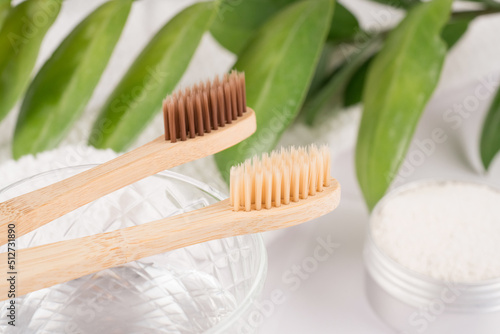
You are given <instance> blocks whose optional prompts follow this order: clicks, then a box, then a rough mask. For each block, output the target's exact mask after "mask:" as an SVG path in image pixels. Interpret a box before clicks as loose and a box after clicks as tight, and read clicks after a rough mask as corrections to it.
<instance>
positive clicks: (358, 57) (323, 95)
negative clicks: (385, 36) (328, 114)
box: [302, 38, 380, 125]
mask: <svg viewBox="0 0 500 334" xmlns="http://www.w3.org/2000/svg"><path fill="white" fill-rule="evenodd" d="M379 43H380V39H379V38H373V39H371V40H369V41H368V42H367V43H365V45H363V47H362V48H361V49H360V50H359V51H357V52H355V53H354V55H353V56H352V57H350V58H349V59H348V60H347V61H346V62H345V63H344V64H343V65H342V66H341V68H340V69H339V70H338V71H336V72H335V73H334V74H333V75H332V77H331V78H330V80H329V81H328V82H327V83H326V84H325V85H324V86H323V87H322V88H321V90H319V91H318V93H316V94H315V95H314V96H312V97H311V98H310V99H308V100H306V103H305V104H304V108H303V111H302V112H303V114H304V115H305V117H306V118H305V121H306V124H308V125H313V124H314V122H315V120H316V118H317V116H318V115H319V114H320V111H321V110H322V109H323V107H324V106H325V105H326V104H327V103H328V101H329V100H331V99H332V98H333V97H336V96H337V97H339V96H341V94H342V93H343V91H344V89H345V87H346V85H347V83H348V81H349V79H350V78H351V77H352V76H353V74H354V73H355V72H356V70H357V69H358V68H359V67H360V66H361V65H363V63H364V62H365V61H366V60H367V59H368V58H369V57H370V56H372V55H373V54H374V53H375V52H376V51H377V50H378V48H379Z"/></svg>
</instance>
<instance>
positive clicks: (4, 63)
mask: <svg viewBox="0 0 500 334" xmlns="http://www.w3.org/2000/svg"><path fill="white" fill-rule="evenodd" d="M61 1H62V0H30V1H24V2H21V3H20V4H19V5H17V6H16V7H14V8H12V9H11V10H9V12H8V14H7V17H6V18H5V20H4V23H3V26H2V29H1V30H0V50H1V51H0V73H1V75H0V101H1V103H0V121H1V120H2V119H3V118H4V117H5V116H6V115H7V114H8V112H9V111H10V110H11V109H12V107H13V106H14V104H15V103H16V102H17V100H18V99H19V97H20V96H21V95H22V94H23V92H24V91H25V89H26V87H27V86H28V83H29V80H30V76H31V72H32V71H33V67H34V66H35V62H36V58H37V56H38V51H39V50H40V45H41V44H42V40H43V38H44V37H45V34H46V32H47V31H48V30H49V28H50V26H51V25H52V23H53V22H54V21H55V20H56V18H57V15H58V14H59V11H60V9H61ZM42 18H43V20H42Z"/></svg>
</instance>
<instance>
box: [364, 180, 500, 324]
mask: <svg viewBox="0 0 500 334" xmlns="http://www.w3.org/2000/svg"><path fill="white" fill-rule="evenodd" d="M444 182H455V181H419V182H414V183H410V184H407V185H405V186H402V187H399V188H397V189H395V190H394V191H392V192H390V193H389V194H388V195H386V196H385V197H384V198H383V199H382V200H381V201H380V202H379V203H378V204H377V206H376V207H375V209H374V210H373V213H372V216H371V220H370V228H369V232H368V236H367V238H366V243H365V249H364V262H365V276H366V277H365V278H366V279H365V284H366V293H367V298H368V300H369V302H370V304H371V306H372V308H373V310H374V311H375V312H376V313H377V314H378V315H379V316H380V318H381V319H382V320H383V321H384V322H385V323H387V324H388V325H389V326H391V327H392V328H393V329H395V330H396V331H398V333H407V334H414V333H426V334H443V333H480V334H497V333H498V331H499V328H500V279H492V280H485V281H480V282H477V283H453V282H445V281H441V280H437V279H434V278H432V277H428V276H426V275H422V274H420V273H417V272H414V271H412V270H409V269H407V268H406V267H404V266H403V265H401V264H400V263H398V262H396V261H395V260H393V259H392V258H391V257H389V256H388V255H387V254H386V253H384V251H383V250H382V249H381V248H380V247H378V246H377V244H376V243H375V241H374V238H373V235H372V226H373V222H374V217H376V216H377V213H379V211H380V210H381V208H383V207H384V205H385V203H387V202H389V201H391V200H392V199H393V198H395V197H396V196H398V195H400V194H401V193H403V192H405V191H409V190H411V191H413V190H415V189H418V188H419V187H425V186H426V185H429V184H436V183H438V184H439V183H444ZM482 186H484V185H482ZM499 223H500V222H499Z"/></svg>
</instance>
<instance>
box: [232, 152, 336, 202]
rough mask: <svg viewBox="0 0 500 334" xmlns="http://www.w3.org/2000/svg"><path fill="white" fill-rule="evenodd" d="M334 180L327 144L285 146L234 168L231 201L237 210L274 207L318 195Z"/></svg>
mask: <svg viewBox="0 0 500 334" xmlns="http://www.w3.org/2000/svg"><path fill="white" fill-rule="evenodd" d="M330 182H331V177H330V151H329V149H328V147H327V146H326V145H324V146H321V147H317V146H315V145H310V146H308V147H299V148H295V147H291V148H288V149H285V148H281V149H280V150H278V151H273V152H271V153H270V154H267V153H264V154H263V155H262V156H261V157H257V156H255V157H253V158H252V159H248V160H246V161H245V162H243V163H241V164H240V165H237V166H233V167H232V168H231V172H230V191H231V193H230V203H231V206H232V207H233V210H234V211H239V210H245V211H251V210H261V209H262V208H265V209H270V208H272V207H279V206H281V205H282V204H283V205H286V204H289V203H290V202H297V201H299V200H301V199H306V198H308V196H314V195H315V194H316V193H317V192H321V191H323V189H324V188H325V187H329V186H330Z"/></svg>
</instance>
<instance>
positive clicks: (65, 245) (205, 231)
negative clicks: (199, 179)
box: [0, 146, 340, 298]
mask: <svg viewBox="0 0 500 334" xmlns="http://www.w3.org/2000/svg"><path fill="white" fill-rule="evenodd" d="M230 186H231V195H230V198H229V199H226V200H224V201H221V202H219V203H216V204H213V205H211V206H208V207H205V208H202V209H198V210H195V211H191V212H188V213H184V214H181V215H177V216H174V217H170V218H165V219H161V220H158V221H154V222H150V223H146V224H142V225H138V226H133V227H129V228H124V229H120V230H116V231H112V232H108V233H103V234H97V235H91V236H88V237H83V238H78V239H73V240H67V241H60V242H56V243H53V244H48V245H43V246H38V247H33V248H28V249H22V250H19V251H17V254H18V255H17V256H18V260H19V265H18V270H19V271H20V272H22V275H19V277H18V285H17V294H18V295H19V296H20V295H24V294H27V293H30V292H32V291H36V290H39V289H43V288H47V287H50V286H53V285H56V284H59V283H63V282H67V281H69V280H72V279H76V278H79V277H82V276H85V275H88V274H91V273H94V272H97V271H100V270H104V269H107V268H111V267H116V266H119V265H123V264H125V263H128V262H131V261H135V260H138V259H141V258H144V257H148V256H152V255H156V254H160V253H163V252H167V251H170V250H174V249H177V248H182V247H186V246H190V245H193V244H197V243H202V242H205V241H210V240H214V239H221V238H226V237H232V236H238V235H243V234H251V233H258V232H265V231H271V230H275V229H280V228H285V227H289V226H293V225H297V224H301V223H304V222H307V221H309V220H311V219H314V218H317V217H319V216H322V215H324V214H326V213H328V212H330V211H332V210H334V209H335V208H336V207H337V205H338V203H339V201H340V185H339V183H338V182H337V181H336V180H335V179H332V178H331V177H330V155H329V151H328V148H327V147H322V148H317V147H315V146H311V147H309V148H307V149H304V148H299V149H295V148H292V149H288V150H281V151H279V152H275V153H272V154H271V155H264V156H263V157H262V158H261V159H258V158H254V159H253V160H248V161H246V162H245V163H243V164H241V165H239V166H236V167H233V169H232V170H231V180H230ZM2 255H5V254H2ZM4 271H5V272H8V270H7V269H6V268H4ZM7 289H8V282H7V281H5V280H3V281H2V280H0V296H4V297H3V298H6V296H7V293H6V290H7ZM4 290H5V291H4ZM1 291H3V292H5V293H1Z"/></svg>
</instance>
